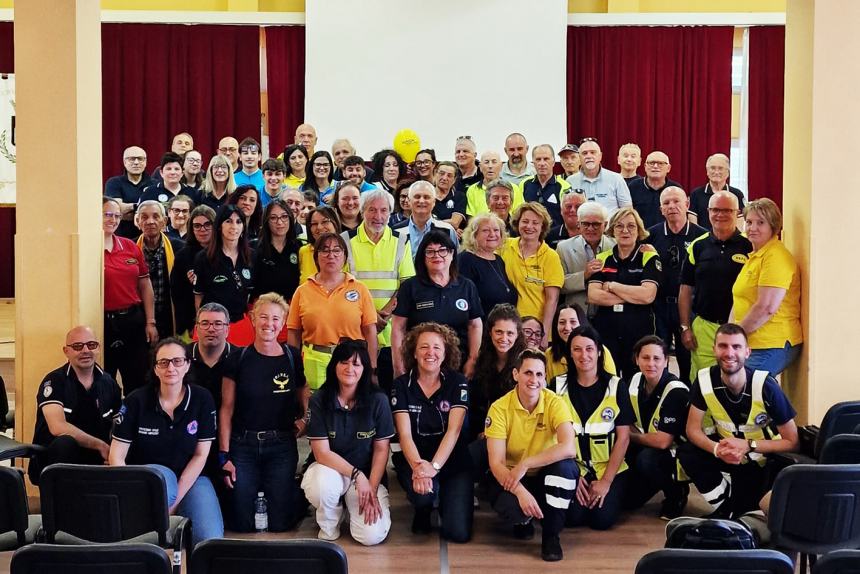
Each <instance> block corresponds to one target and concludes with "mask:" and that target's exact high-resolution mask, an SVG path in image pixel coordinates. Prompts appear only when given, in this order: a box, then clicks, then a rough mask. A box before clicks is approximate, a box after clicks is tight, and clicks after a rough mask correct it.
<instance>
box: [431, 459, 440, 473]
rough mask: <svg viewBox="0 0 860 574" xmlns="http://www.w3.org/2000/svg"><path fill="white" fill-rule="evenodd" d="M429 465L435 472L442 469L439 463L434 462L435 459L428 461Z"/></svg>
mask: <svg viewBox="0 0 860 574" xmlns="http://www.w3.org/2000/svg"><path fill="white" fill-rule="evenodd" d="M430 466H432V467H433V470H435V471H436V472H439V471H440V470H442V465H441V464H439V463H438V462H436V461H435V460H434V461H432V462H431V463H430Z"/></svg>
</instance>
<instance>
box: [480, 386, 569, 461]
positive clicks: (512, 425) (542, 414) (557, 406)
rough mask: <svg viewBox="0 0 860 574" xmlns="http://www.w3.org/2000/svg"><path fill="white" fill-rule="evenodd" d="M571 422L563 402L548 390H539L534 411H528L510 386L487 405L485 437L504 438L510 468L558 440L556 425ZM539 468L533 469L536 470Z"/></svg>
mask: <svg viewBox="0 0 860 574" xmlns="http://www.w3.org/2000/svg"><path fill="white" fill-rule="evenodd" d="M566 422H570V423H572V422H573V418H572V417H571V415H570V409H568V408H567V405H565V404H564V401H563V400H562V399H561V397H559V396H558V395H556V394H555V393H553V392H552V391H549V390H547V389H542V390H541V392H540V399H538V404H537V406H536V407H535V410H534V411H532V412H531V413H530V412H528V411H527V410H526V409H525V407H523V405H522V403H520V399H519V397H518V396H517V390H516V389H513V390H512V391H510V392H508V393H507V394H506V395H504V396H503V397H502V398H500V399H499V400H497V401H496V402H494V403H493V404H492V405H490V411H489V413H487V420H486V421H485V424H484V426H485V427H486V428H485V431H484V434H485V435H486V437H487V438H497V439H504V440H506V441H507V448H506V452H505V455H506V462H505V465H506V466H507V467H508V468H513V467H515V466H516V465H517V463H519V462H520V461H522V460H523V459H525V458H528V457H530V456H532V455H535V454H538V453H541V452H543V451H545V450H546V449H548V448H550V447H552V446H553V445H554V444H556V443H557V442H558V441H557V440H556V432H557V430H558V427H559V425H561V424H562V423H566ZM537 470H538V469H534V471H535V472H537Z"/></svg>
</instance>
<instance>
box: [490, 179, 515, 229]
mask: <svg viewBox="0 0 860 574" xmlns="http://www.w3.org/2000/svg"><path fill="white" fill-rule="evenodd" d="M511 202H512V198H511V192H510V190H509V189H507V188H505V187H494V188H492V189H491V190H490V194H489V195H488V196H487V206H488V207H489V208H490V211H492V212H493V213H495V214H496V215H497V216H499V219H501V220H502V221H507V220H508V216H509V215H510V213H511Z"/></svg>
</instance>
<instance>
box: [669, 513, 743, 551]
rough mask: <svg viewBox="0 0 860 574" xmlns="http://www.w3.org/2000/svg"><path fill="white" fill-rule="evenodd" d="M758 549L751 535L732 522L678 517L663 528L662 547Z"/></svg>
mask: <svg viewBox="0 0 860 574" xmlns="http://www.w3.org/2000/svg"><path fill="white" fill-rule="evenodd" d="M757 547H758V542H757V540H756V536H755V533H754V532H753V531H752V530H751V529H750V528H749V527H748V526H747V525H746V524H743V523H741V522H736V521H734V520H724V519H705V518H691V517H688V516H682V517H680V518H676V519H674V520H670V521H669V523H668V524H667V525H666V548H694V549H697V550H751V549H753V548H757Z"/></svg>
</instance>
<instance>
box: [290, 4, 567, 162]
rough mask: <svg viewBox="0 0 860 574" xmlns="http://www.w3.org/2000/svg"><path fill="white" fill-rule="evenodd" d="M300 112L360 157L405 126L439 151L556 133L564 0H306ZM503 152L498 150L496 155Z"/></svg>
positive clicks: (554, 139) (326, 144) (560, 124)
mask: <svg viewBox="0 0 860 574" xmlns="http://www.w3.org/2000/svg"><path fill="white" fill-rule="evenodd" d="M305 14H306V24H305V25H306V34H305V37H306V78H305V86H306V88H305V121H308V122H310V123H312V124H313V125H314V126H315V127H316V128H317V134H318V135H319V144H318V146H317V149H327V150H330V149H331V143H332V141H334V140H335V139H337V138H342V137H346V138H349V139H350V141H352V143H353V144H354V145H355V147H356V150H357V151H358V153H359V155H361V156H362V157H364V158H365V159H369V158H370V156H371V155H372V154H373V153H374V152H376V151H378V150H380V149H383V148H386V147H389V148H390V147H392V143H393V140H394V135H395V134H396V133H397V132H398V131H399V130H401V129H404V128H409V129H412V130H414V131H415V132H416V133H418V135H419V136H420V138H421V145H422V147H425V148H426V147H429V148H433V149H435V150H436V155H437V158H438V159H440V160H441V159H453V155H454V141H455V139H456V138H457V137H458V136H462V135H470V136H472V138H473V140H474V141H475V142H476V145H477V148H478V152H479V153H480V152H481V151H484V150H495V151H498V152H499V153H502V149H503V147H504V138H505V136H506V135H507V134H509V133H511V132H514V131H519V132H522V133H524V134H525V135H526V137H527V139H528V142H529V145H530V146H531V147H534V146H535V145H536V144H539V143H550V144H552V145H553V147H554V148H555V149H556V150H558V149H559V147H560V146H561V145H563V144H564V143H566V142H565V139H566V131H567V128H566V122H567V113H566V102H565V100H566V88H565V84H566V43H567V0H538V1H536V2H524V1H523V0H360V1H356V0H307V1H306V4H305ZM502 157H503V159H504V155H503V156H502Z"/></svg>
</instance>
